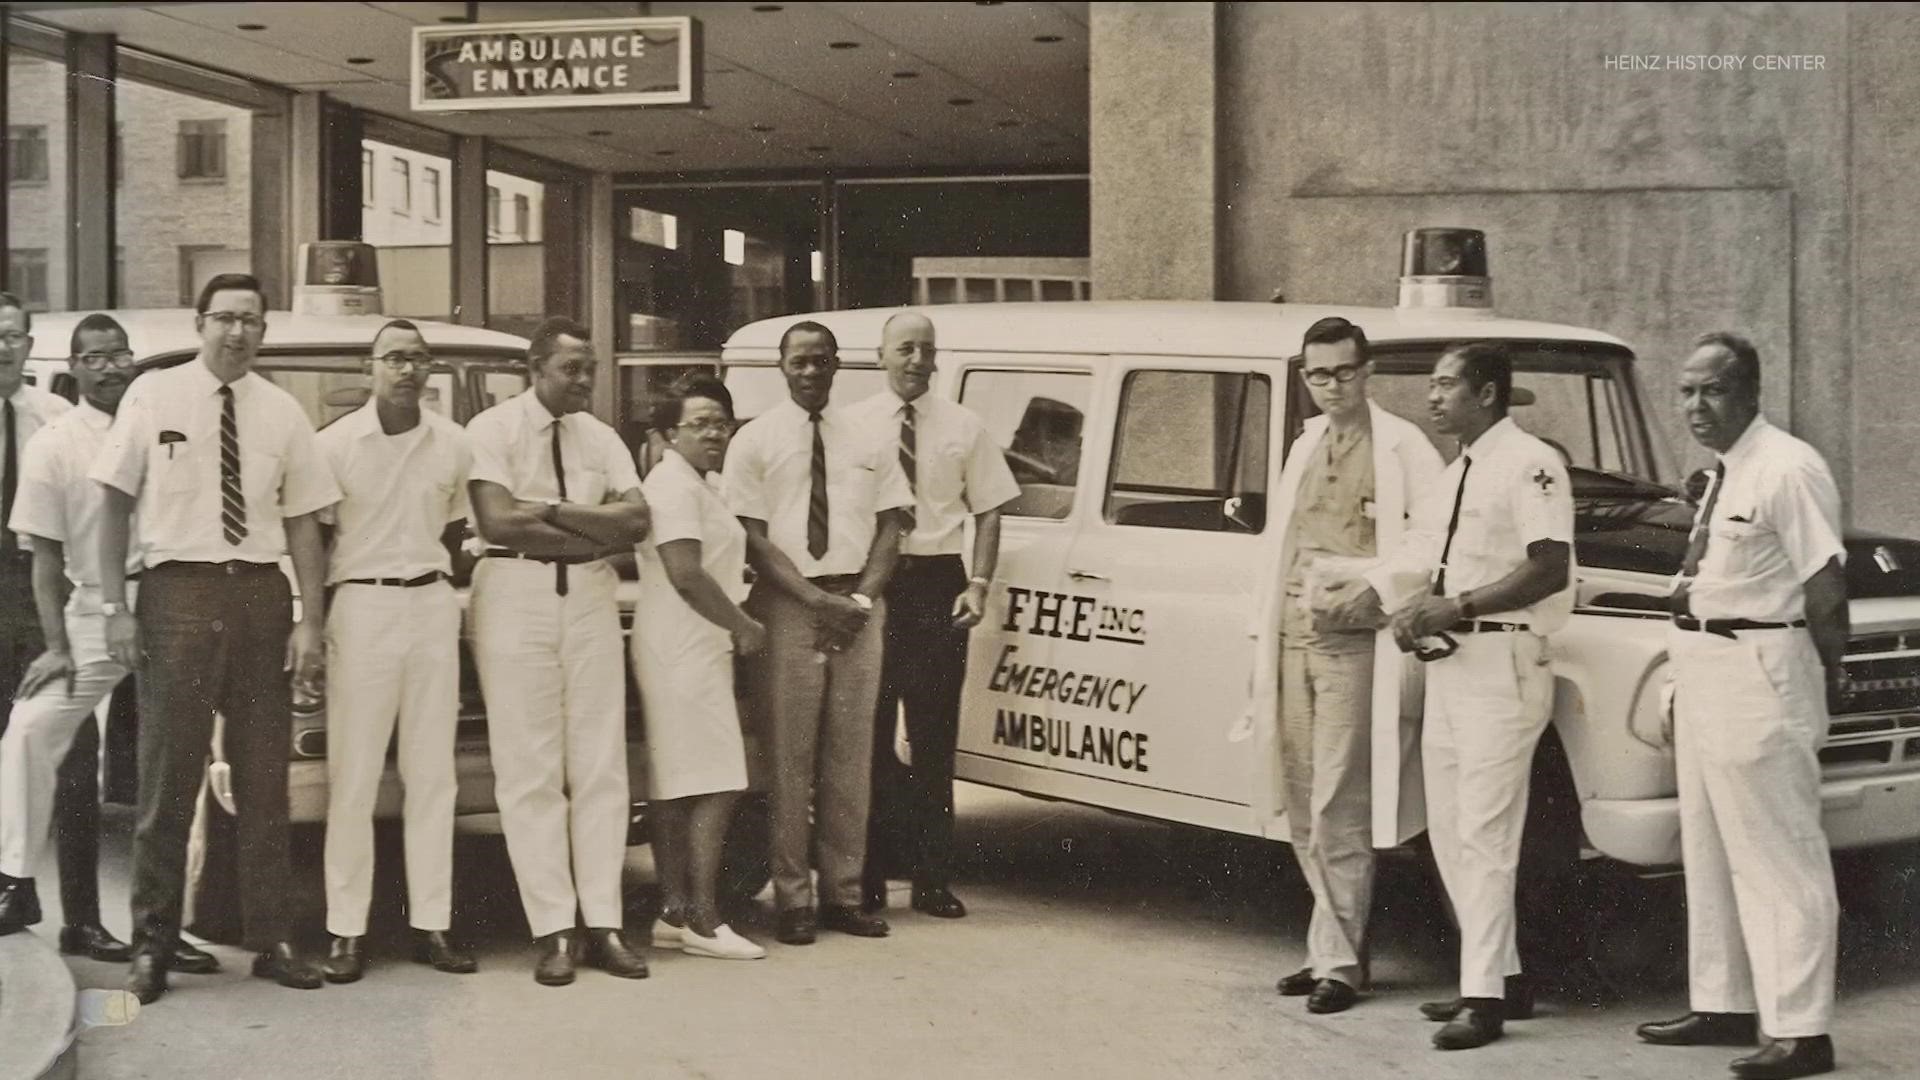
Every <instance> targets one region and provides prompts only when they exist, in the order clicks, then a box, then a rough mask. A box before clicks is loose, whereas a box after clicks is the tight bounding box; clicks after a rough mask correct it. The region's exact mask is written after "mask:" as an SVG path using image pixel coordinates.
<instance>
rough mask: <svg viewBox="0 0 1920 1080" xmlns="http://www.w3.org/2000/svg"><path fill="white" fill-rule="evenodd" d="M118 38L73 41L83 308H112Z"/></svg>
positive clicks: (73, 152) (71, 230)
mask: <svg viewBox="0 0 1920 1080" xmlns="http://www.w3.org/2000/svg"><path fill="white" fill-rule="evenodd" d="M116 77H117V75H116V71H115V65H114V37H113V35H112V34H72V35H69V36H68V37H67V223H68V229H67V236H68V238H69V241H70V245H71V246H70V248H69V250H68V252H67V298H68V303H69V304H70V305H71V306H72V307H73V308H75V309H76V310H77V309H82V308H106V307H112V306H113V304H114V301H115V296H114V293H115V291H116V283H115V281H114V257H113V254H114V244H115V239H114V232H115V230H114V205H113V204H114V198H113V196H114V191H113V185H112V184H103V183H101V182H100V178H101V177H111V176H113V175H114V169H113V158H114V154H115V153H116V152H117V148H116V146H115V143H116V142H117V140H116V139H115V138H114V111H113V84H114V80H115V78H116Z"/></svg>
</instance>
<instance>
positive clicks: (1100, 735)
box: [993, 709, 1148, 773]
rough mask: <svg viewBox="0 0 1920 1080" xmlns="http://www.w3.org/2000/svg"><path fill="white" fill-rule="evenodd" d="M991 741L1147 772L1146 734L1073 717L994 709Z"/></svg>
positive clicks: (1054, 755) (1131, 770) (1048, 754)
mask: <svg viewBox="0 0 1920 1080" xmlns="http://www.w3.org/2000/svg"><path fill="white" fill-rule="evenodd" d="M1076 728H1077V729H1078V730H1077V731H1076V730H1075V729H1076ZM993 741H994V742H995V743H996V744H998V745H1000V746H1011V747H1014V748H1015V749H1019V750H1027V751H1030V752H1032V753H1035V754H1045V755H1047V756H1048V757H1056V758H1065V759H1067V760H1069V761H1085V762H1089V763H1091V764H1094V765H1104V766H1106V767H1108V768H1113V769H1125V770H1127V771H1128V772H1142V773H1143V772H1147V771H1148V769H1147V737H1146V736H1145V735H1143V734H1141V733H1139V732H1137V731H1125V730H1119V729H1115V728H1110V727H1103V726H1100V725H1097V724H1075V722H1074V721H1072V720H1064V719H1060V718H1058V717H1052V716H1045V715H1042V714H1040V713H1022V712H1014V711H1011V710H1008V709H995V710H994V716H993Z"/></svg>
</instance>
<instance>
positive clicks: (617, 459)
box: [467, 390, 640, 506]
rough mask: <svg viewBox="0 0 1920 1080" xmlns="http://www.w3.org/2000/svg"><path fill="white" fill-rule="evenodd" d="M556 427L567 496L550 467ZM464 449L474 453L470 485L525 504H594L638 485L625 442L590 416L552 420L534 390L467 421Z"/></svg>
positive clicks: (469, 476)
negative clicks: (477, 483) (491, 486)
mask: <svg viewBox="0 0 1920 1080" xmlns="http://www.w3.org/2000/svg"><path fill="white" fill-rule="evenodd" d="M555 424H558V425H559V426H560V457H561V460H562V464H563V465H565V467H566V474H567V493H566V497H565V498H564V499H562V498H561V495H560V484H559V480H558V478H557V477H556V476H555V473H554V467H553V427H554V425H555ZM467 446H468V449H469V451H470V452H471V453H472V455H473V466H472V468H471V469H470V470H469V472H468V474H467V479H468V481H469V482H471V481H474V480H486V481H489V482H491V483H495V484H499V485H500V486H501V487H504V488H506V489H507V492H508V494H510V495H512V496H513V497H514V498H516V499H520V500H523V501H526V502H546V501H547V500H550V499H551V500H555V501H561V502H570V503H580V504H582V505H586V506H598V505H600V504H601V503H603V502H606V501H607V498H608V497H609V496H614V495H619V494H622V493H623V492H628V491H634V490H636V489H638V488H639V487H640V473H639V471H638V470H636V469H635V468H634V465H633V455H632V454H630V453H628V451H627V444H626V443H623V442H621V441H620V436H619V434H618V433H617V432H615V431H614V430H613V429H612V428H610V427H608V426H607V425H606V424H604V423H602V422H601V421H600V420H598V419H596V418H595V417H594V416H593V414H592V413H584V412H576V413H568V414H566V415H565V416H561V417H555V416H554V415H553V414H552V413H551V412H548V411H547V407H546V406H545V405H542V404H540V399H539V397H538V396H536V395H535V394H534V392H533V391H532V390H528V391H526V392H525V393H522V394H519V395H517V396H515V397H512V398H508V399H507V400H506V401H503V402H501V403H500V404H498V405H495V406H494V407H493V408H491V409H488V410H487V411H485V412H483V413H481V414H480V415H478V416H476V417H474V418H473V419H472V420H469V421H467Z"/></svg>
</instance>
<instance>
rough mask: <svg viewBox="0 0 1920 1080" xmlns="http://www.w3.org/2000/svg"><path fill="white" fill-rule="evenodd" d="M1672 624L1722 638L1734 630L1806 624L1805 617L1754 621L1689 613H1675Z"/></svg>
mask: <svg viewBox="0 0 1920 1080" xmlns="http://www.w3.org/2000/svg"><path fill="white" fill-rule="evenodd" d="M1673 625H1675V626H1677V627H1679V628H1680V629H1682V630H1693V631H1696V632H1698V633H1702V634H1718V635H1720V636H1721V637H1724V638H1730V637H1733V636H1734V631H1736V630H1798V629H1799V628H1801V627H1803V626H1805V625H1807V620H1805V619H1795V620H1793V621H1792V622H1756V621H1754V620H1752V619H1696V618H1694V617H1693V616H1691V615H1675V616H1674V617H1673Z"/></svg>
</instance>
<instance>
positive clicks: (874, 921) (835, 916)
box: [820, 904, 888, 938]
mask: <svg viewBox="0 0 1920 1080" xmlns="http://www.w3.org/2000/svg"><path fill="white" fill-rule="evenodd" d="M820 927H821V929H824V930H838V931H840V932H841V933H843V934H852V935H853V936H854V937H867V938H883V937H886V936H887V932H888V927H887V920H885V919H883V918H881V917H880V916H878V915H868V914H866V913H865V912H863V911H861V910H860V909H859V908H851V907H840V906H838V905H835V904H828V905H824V906H822V907H821V908H820Z"/></svg>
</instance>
